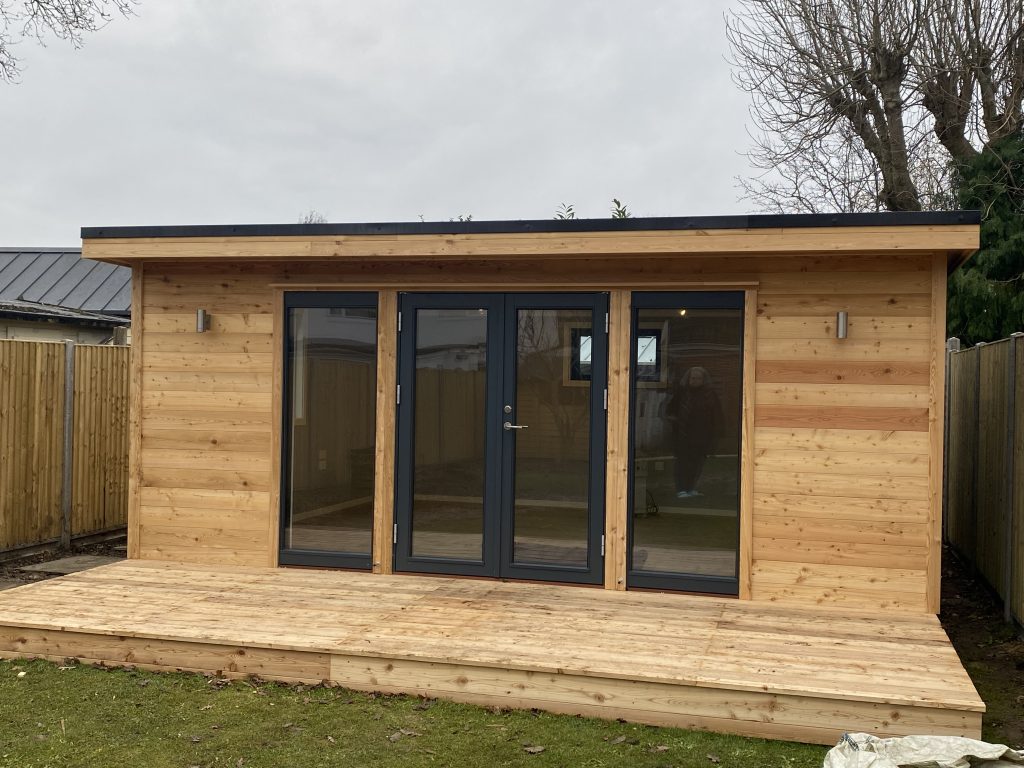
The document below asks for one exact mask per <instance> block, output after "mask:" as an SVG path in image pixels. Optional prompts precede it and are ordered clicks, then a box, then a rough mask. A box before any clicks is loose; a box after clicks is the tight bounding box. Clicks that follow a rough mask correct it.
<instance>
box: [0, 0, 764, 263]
mask: <svg viewBox="0 0 1024 768" xmlns="http://www.w3.org/2000/svg"><path fill="white" fill-rule="evenodd" d="M728 5H729V3H728V2H727V1H726V0H700V1H699V2H698V0H685V1H683V0H644V2H637V3H623V2H621V0H619V1H618V2H606V1H605V0H588V1H587V2H582V1H581V2H561V3H555V2H551V0H517V2H515V3H498V2H493V1H492V0H444V1H443V2H442V1H441V0H430V1H429V2H428V1H427V0H418V1H414V0H404V1H402V0H375V2H365V0H363V1H362V2H355V1H354V0H303V2H296V3H286V2H281V0H277V1H276V2H270V1H269V0H216V2H210V0H143V2H142V3H141V4H140V5H139V7H138V11H137V14H138V15H137V16H136V17H135V18H131V19H129V20H125V19H121V18H117V19H115V20H114V21H113V22H112V23H111V24H110V25H108V26H107V27H106V28H105V29H103V30H102V31H100V32H99V33H96V34H92V35H89V36H88V37H87V38H86V41H85V47H84V48H83V49H81V50H77V51H76V50H74V49H72V48H71V47H70V46H68V45H67V44H65V43H61V42H52V43H50V44H49V45H48V47H46V48H41V47H39V46H37V45H35V44H34V43H27V42H26V43H24V44H22V45H21V46H19V56H20V58H21V59H22V63H23V73H22V77H21V82H20V83H19V84H16V85H4V84H0V116H2V121H0V139H2V152H3V180H2V183H0V233H2V234H0V246H20V245H73V244H76V243H77V242H78V238H79V227H81V226H109V225H124V224H143V225H145V224H207V223H225V224H226V223H231V224H234V223H268V222H295V221H298V220H299V218H300V217H301V216H302V215H303V214H304V213H305V212H306V211H308V210H310V209H311V208H312V209H316V210H317V211H320V212H322V213H323V214H324V215H325V216H326V217H327V218H328V220H330V221H410V220H411V221H415V220H417V219H418V218H419V216H421V215H422V216H424V217H425V218H426V219H427V220H436V219H441V220H447V219H449V218H452V217H455V216H457V215H459V214H472V215H473V217H474V218H475V219H528V218H550V217H551V216H552V214H553V212H554V210H555V208H556V207H557V206H558V204H559V203H563V202H564V203H572V204H574V205H575V207H576V209H577V211H578V212H579V214H580V215H582V216H587V217H593V216H596V217H602V216H606V215H608V210H609V207H610V200H611V198H612V197H618V198H620V199H621V200H622V201H624V202H626V203H627V204H628V205H629V206H630V208H631V209H632V210H633V211H634V213H635V214H636V215H642V216H666V215H704V214H728V213H742V212H745V210H746V209H747V207H748V206H747V204H746V203H743V202H739V201H738V200H737V196H738V192H737V190H736V185H735V179H734V177H735V176H737V175H746V174H747V173H748V166H747V161H746V160H745V158H744V157H743V156H742V152H743V151H744V150H745V149H746V148H747V146H748V143H749V139H748V136H747V133H746V123H747V103H748V102H747V96H746V95H745V94H744V93H742V92H740V91H739V90H738V89H737V88H736V87H735V86H734V85H733V84H732V81H731V80H730V70H729V65H728V63H727V62H726V60H725V57H726V53H727V48H726V41H725V33H724V20H723V13H724V11H725V9H726V7H727V6H728Z"/></svg>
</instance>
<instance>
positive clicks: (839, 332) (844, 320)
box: [836, 309, 850, 339]
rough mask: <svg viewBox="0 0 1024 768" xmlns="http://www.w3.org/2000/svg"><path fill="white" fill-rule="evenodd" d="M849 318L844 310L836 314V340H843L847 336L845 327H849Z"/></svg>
mask: <svg viewBox="0 0 1024 768" xmlns="http://www.w3.org/2000/svg"><path fill="white" fill-rule="evenodd" d="M849 322H850V320H849V317H848V316H847V314H846V310H845V309H844V310H841V311H839V312H837V313H836V338H837V339H845V338H846V334H847V330H848V329H847V326H848V325H849Z"/></svg>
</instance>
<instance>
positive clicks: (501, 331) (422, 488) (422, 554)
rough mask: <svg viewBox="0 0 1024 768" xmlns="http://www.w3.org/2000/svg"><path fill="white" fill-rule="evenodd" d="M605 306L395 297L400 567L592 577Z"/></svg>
mask: <svg viewBox="0 0 1024 768" xmlns="http://www.w3.org/2000/svg"><path fill="white" fill-rule="evenodd" d="M606 305H607V298H606V297H605V296H604V295H603V294H557V295H554V294H405V295H403V297H402V303H401V318H402V327H401V331H400V337H399V405H398V455H397V461H396V482H397V489H396V513H397V514H396V530H395V545H396V551H395V563H396V567H397V568H398V569H399V570H406V571H417V572H433V573H457V574H466V575H480V576H496V577H507V578H528V579H545V580H554V581H570V582H585V583H597V582H599V581H600V580H601V574H602V564H603V563H602V558H601V552H600V549H601V546H600V542H601V531H602V526H603V519H604V514H603V513H604V434H605V427H604V424H605V414H604V391H605V382H606V358H607V354H606V349H607V339H606V333H605V312H606ZM595 330H596V332H595Z"/></svg>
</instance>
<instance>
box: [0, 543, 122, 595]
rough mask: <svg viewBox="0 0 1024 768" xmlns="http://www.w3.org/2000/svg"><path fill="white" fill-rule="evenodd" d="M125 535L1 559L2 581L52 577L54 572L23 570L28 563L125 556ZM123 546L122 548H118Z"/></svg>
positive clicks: (0, 571)
mask: <svg viewBox="0 0 1024 768" xmlns="http://www.w3.org/2000/svg"><path fill="white" fill-rule="evenodd" d="M124 543H125V538H124V536H121V537H118V538H113V539H110V540H108V541H104V542H102V543H98V544H84V545H72V547H71V551H70V552H57V551H56V550H50V551H47V552H40V553H38V554H35V555H28V556H26V557H20V558H18V559H16V560H7V561H0V582H5V581H16V582H18V583H21V584H28V583H29V582H33V581H42V580H44V579H52V578H53V575H52V574H47V573H33V572H25V571H22V570H21V568H23V567H24V566H26V565H34V564H36V563H45V562H47V561H49V560H56V559H58V558H61V557H69V556H71V555H104V556H107V557H124V549H123V547H124ZM118 547H122V549H118Z"/></svg>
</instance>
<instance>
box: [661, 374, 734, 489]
mask: <svg viewBox="0 0 1024 768" xmlns="http://www.w3.org/2000/svg"><path fill="white" fill-rule="evenodd" d="M665 418H666V420H667V421H668V422H669V423H670V424H671V425H672V448H673V451H674V453H675V481H676V496H677V497H678V498H680V499H688V498H692V497H694V496H700V495H702V494H701V493H700V491H698V490H697V481H698V480H700V474H701V472H702V471H703V469H704V461H705V460H706V459H707V456H708V454H709V453H710V452H711V449H712V447H713V446H714V444H715V440H716V439H717V438H718V433H719V430H720V429H721V426H722V406H721V403H720V402H719V400H718V395H717V394H715V391H714V388H713V386H712V383H711V374H709V373H708V371H707V369H706V368H702V367H700V366H694V367H693V368H690V369H688V370H687V371H686V372H685V373H683V375H682V377H681V378H680V379H679V383H678V384H677V386H676V388H675V391H674V392H673V393H672V396H671V397H670V398H669V400H668V402H667V403H666V404H665Z"/></svg>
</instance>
